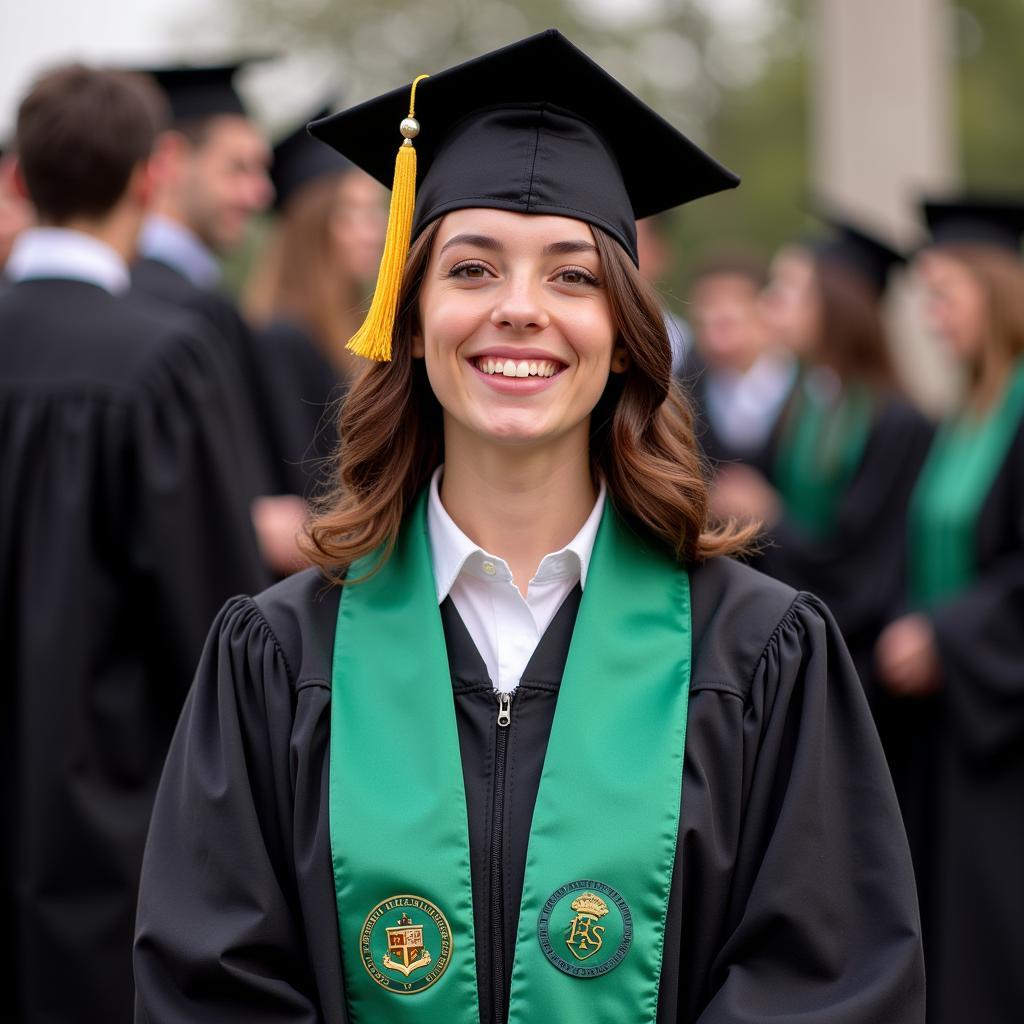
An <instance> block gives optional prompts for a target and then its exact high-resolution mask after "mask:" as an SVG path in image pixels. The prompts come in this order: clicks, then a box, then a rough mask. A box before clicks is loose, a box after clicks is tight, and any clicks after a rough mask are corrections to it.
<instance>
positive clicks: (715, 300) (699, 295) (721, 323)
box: [692, 274, 764, 373]
mask: <svg viewBox="0 0 1024 1024" xmlns="http://www.w3.org/2000/svg"><path fill="white" fill-rule="evenodd" d="M758 297H759V289H758V287H757V285H756V284H755V283H754V282H753V281H751V280H750V279H749V278H747V277H744V276H743V275H742V274H711V275H709V276H707V277H703V278H701V279H700V280H699V281H698V282H697V284H696V285H695V287H694V289H693V296H692V298H693V305H692V315H693V326H694V331H695V340H696V344H697V348H698V349H699V351H700V353H701V355H702V356H704V358H705V359H706V360H707V362H708V363H709V364H710V365H711V366H712V367H715V368H716V369H728V370H735V371H737V372H738V373H743V372H744V371H745V370H748V369H749V368H750V367H751V366H752V365H753V363H754V361H755V360H756V359H757V357H758V356H759V355H760V354H761V352H762V351H763V350H764V325H763V323H762V315H761V309H760V305H759V302H758Z"/></svg>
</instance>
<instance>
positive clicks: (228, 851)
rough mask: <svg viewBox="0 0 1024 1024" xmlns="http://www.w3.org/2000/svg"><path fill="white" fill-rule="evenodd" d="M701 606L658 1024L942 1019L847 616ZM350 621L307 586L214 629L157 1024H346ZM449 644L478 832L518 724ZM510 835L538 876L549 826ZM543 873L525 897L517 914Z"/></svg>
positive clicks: (169, 863) (143, 940)
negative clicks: (343, 626) (496, 745)
mask: <svg viewBox="0 0 1024 1024" xmlns="http://www.w3.org/2000/svg"><path fill="white" fill-rule="evenodd" d="M692 600H693V630H694V634H693V679H692V684H691V697H690V712H689V724H688V735H687V746H686V756H685V769H684V783H683V796H682V816H681V822H680V839H679V857H678V859H677V862H676V866H675V872H674V876H673V885H672V894H671V901H670V905H669V912H668V920H667V923H666V943H665V956H664V965H663V971H662V983H661V994H660V999H659V1007H658V1014H657V1020H658V1021H659V1022H661V1024H667V1022H676V1021H685V1022H690V1021H699V1022H700V1024H755V1022H756V1024H762V1022H764V1021H766V1020H772V1021H774V1022H777V1024H787V1022H789V1024H797V1022H801V1024H803V1022H806V1021H828V1022H829V1024H854V1022H856V1024H877V1022H881V1021H885V1022H886V1024H904V1022H906V1024H910V1022H914V1024H920V1022H921V1021H922V1020H923V1016H924V1008H923V999H924V996H923V976H922V969H921V949H920V940H919V934H918V921H917V910H916V906H915V900H914V891H913V890H914V883H913V878H912V875H911V871H910V864H909V855H908V852H907V847H906V840H905V836H904V833H903V829H902V825H901V823H900V820H899V813H898V810H897V807H896V802H895V796H894V794H893V791H892V785H891V782H890V780H889V776H888V773H887V771H886V768H885V764H884V760H883V757H882V754H881V750H880V747H879V744H878V739H877V735H876V734H875V731H874V727H873V725H872V723H871V719H870V714H869V712H868V709H867V706H866V703H865V701H864V697H863V693H862V691H861V688H860V685H859V683H858V682H857V679H856V676H855V675H854V672H853V669H852V666H851V663H850V661H849V658H848V656H847V654H846V652H845V649H844V647H843V644H842V641H841V639H840V638H839V634H838V632H837V630H836V628H835V626H834V624H833V623H832V620H831V618H830V616H829V614H828V612H827V611H825V609H824V608H823V607H822V606H821V605H820V604H819V603H818V602H817V601H816V600H815V599H814V598H811V597H809V596H807V595H796V594H795V593H794V592H793V591H791V590H790V589H789V588H787V587H785V586H783V585H781V584H778V583H775V582H773V581H770V580H768V579H767V578H766V577H764V576H762V575H760V574H758V573H756V572H753V571H752V570H750V569H748V568H745V567H743V566H740V565H737V564H735V563H732V562H729V561H725V560H714V561H712V562H710V563H708V564H707V565H705V566H703V567H702V568H699V569H697V570H695V571H694V572H693V575H692ZM337 605H338V591H337V589H336V588H333V587H329V586H327V585H325V584H324V582H323V581H322V579H320V578H319V577H318V576H317V575H316V574H315V573H314V572H312V571H308V572H306V573H302V574H299V575H297V576H294V577H292V578H291V579H289V580H287V581H285V582H283V583H281V584H279V585H278V586H277V587H275V588H273V589H271V590H269V591H267V592H266V593H264V594H263V595H261V596H260V597H258V598H257V599H256V600H250V599H238V600H235V601H232V602H230V603H229V604H228V605H227V606H226V607H225V609H224V610H223V612H222V614H221V616H220V618H219V620H218V622H217V624H216V626H215V628H214V630H213V631H212V632H211V635H210V638H209V641H208V643H207V647H206V650H205V652H204V655H203V659H202V661H201V663H200V667H199V672H198V675H197V679H196V683H195V685H194V687H193V689H192V692H191V694H190V696H189V700H188V706H187V708H186V711H185V712H184V715H183V718H182V721H181V724H180V726H179V729H178V732H177V735H176V738H175V741H174V744H173V747H172V751H171V754H170V756H169V759H168V762H167V767H166V770H165V773H164V777H163V781H162V783H161V790H160V795H159V798H158V801H157V808H156V811H155V814H154V818H153V824H152V828H151V832H150V837H149V841H148V844H147V852H146V861H145V866H144V871H143V874H144V879H143V885H142V894H141V901H140V909H139V924H138V936H137V943H136V957H135V966H136V978H137V982H138V991H139V1003H138V1012H137V1018H136V1019H137V1020H138V1021H140V1022H149V1024H171V1022H182V1024H183V1022H185V1021H188V1022H189V1024H202V1022H204V1021H209V1022H213V1021H216V1022H218V1024H230V1022H232V1021H239V1022H241V1021H245V1022H247V1024H248V1022H252V1021H261V1022H284V1021H289V1022H299V1021H303V1022H314V1021H317V1022H321V1021H323V1022H328V1024H341V1022H344V1021H346V1020H347V1014H346V1010H345V994H344V987H345V986H344V980H343V976H342V971H341V964H340V960H339V949H338V931H337V919H336V910H335V900H334V887H333V875H332V871H331V857H330V836H329V829H328V793H327V782H328V758H327V750H328V739H329V737H328V733H329V727H330V699H331V692H330V674H331V650H332V645H333V636H334V628H335V619H336V615H337ZM570 611H571V606H570ZM570 611H566V609H565V607H563V613H564V614H565V615H566V616H568V615H569V614H570ZM446 618H449V619H450V616H446ZM566 626H567V623H566V622H565V620H564V618H559V619H556V622H555V624H554V625H553V626H552V628H551V629H550V630H549V631H548V634H547V635H546V637H545V641H544V642H545V644H547V643H550V645H551V646H550V648H547V649H543V648H542V650H541V651H538V655H537V658H536V659H535V661H536V662H537V664H535V665H531V673H533V672H536V675H537V676H538V678H537V679H535V680H532V681H530V680H528V682H530V689H529V690H524V691H523V694H522V703H521V704H518V705H516V706H515V708H514V711H513V714H512V724H511V726H510V727H509V728H510V729H511V730H512V737H511V738H510V744H512V745H514V748H515V749H514V754H513V761H514V765H515V767H514V770H515V772H516V773H517V775H516V777H517V787H518V788H519V789H520V790H521V791H523V792H525V793H530V792H531V791H535V790H536V786H537V778H538V777H539V772H540V769H541V765H542V762H543V749H544V744H545V742H546V736H547V731H548V729H549V728H550V716H551V713H552V711H553V708H554V705H555V700H556V696H555V693H556V690H557V686H556V685H555V683H556V680H555V679H554V678H553V676H554V675H556V674H558V670H559V669H560V664H561V662H562V661H563V660H564V656H563V655H562V654H561V653H560V652H556V650H555V648H556V646H559V645H561V644H566V643H567V642H568V639H569V630H568V629H567V628H566ZM451 627H452V623H451V622H450V621H449V630H448V632H449V644H450V648H449V657H450V659H452V662H453V670H454V674H455V679H454V688H455V707H456V715H457V718H458V722H459V731H460V741H461V743H462V752H463V762H464V767H463V770H464V773H465V776H466V778H467V780H468V782H467V799H468V801H469V804H468V809H469V817H470V820H471V821H472V822H474V825H473V828H474V829H478V828H479V827H480V821H481V820H482V819H484V818H485V817H486V815H487V813H488V809H487V806H486V804H487V797H486V794H485V793H484V789H485V787H486V773H487V770H488V769H487V754H486V751H487V749H488V746H489V744H490V743H491V742H492V739H491V737H492V736H493V734H494V731H495V728H496V718H495V710H496V708H495V704H494V698H493V696H490V695H489V694H488V693H487V692H486V690H485V686H486V684H485V679H486V677H485V675H484V674H483V671H482V663H481V660H480V658H479V655H478V654H477V655H476V657H475V658H474V657H472V656H471V653H468V652H467V650H466V644H465V642H464V641H465V637H463V642H462V643H459V642H458V641H457V640H456V639H455V638H454V637H453V630H452V628H451ZM472 653H475V652H472ZM623 682H624V685H625V684H626V683H627V682H628V681H626V680H624V681H623ZM516 699H517V700H518V699H519V698H516ZM638 756H641V755H640V754H639V752H638ZM481 798H482V799H483V803H484V806H481V804H480V801H481ZM510 815H511V817H510V819H509V820H510V822H511V823H512V827H511V829H509V832H510V844H511V846H510V861H515V862H516V863H517V865H521V863H522V861H523V859H524V858H525V844H526V838H527V829H526V823H527V821H528V818H529V813H528V811H527V809H526V808H525V805H519V807H518V808H516V807H515V806H513V809H512V810H511V811H510ZM474 870H475V871H479V868H478V867H474ZM521 870H522V868H521V866H517V868H516V869H514V870H513V869H510V870H509V877H508V878H506V879H505V880H504V882H505V886H506V888H505V891H506V894H507V903H508V906H509V907H511V906H514V905H515V904H514V901H515V900H516V899H517V898H518V897H517V896H516V891H515V888H514V887H515V884H520V885H521V881H519V882H518V883H517V882H516V881H515V880H516V879H518V878H519V877H520V875H519V874H517V873H516V872H520V873H521ZM477 884H479V881H478V883H477ZM506 983H507V981H506ZM599 1015H600V1008H599V1007H596V1008H595V1019H599Z"/></svg>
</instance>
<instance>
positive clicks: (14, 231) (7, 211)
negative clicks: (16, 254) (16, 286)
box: [0, 147, 35, 281]
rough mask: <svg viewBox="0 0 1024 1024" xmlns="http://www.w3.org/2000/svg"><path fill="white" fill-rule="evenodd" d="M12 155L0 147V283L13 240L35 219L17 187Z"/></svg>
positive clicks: (28, 202)
mask: <svg viewBox="0 0 1024 1024" xmlns="http://www.w3.org/2000/svg"><path fill="white" fill-rule="evenodd" d="M15 165H16V160H15V159H14V154H13V153H11V152H10V151H8V150H5V149H4V148H3V147H0V281H3V277H4V267H5V266H6V265H7V257H8V256H10V254H11V247H12V246H13V245H14V240H15V239H16V238H17V237H18V235H19V234H21V232H22V231H24V230H25V228H27V227H28V226H29V225H30V224H31V223H32V222H33V220H34V219H35V213H34V211H33V210H32V203H31V202H30V201H29V199H28V198H27V197H26V196H25V195H24V194H23V193H22V191H21V190H20V189H19V188H18V186H17V181H16V177H17V175H16V173H15Z"/></svg>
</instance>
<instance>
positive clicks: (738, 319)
mask: <svg viewBox="0 0 1024 1024" xmlns="http://www.w3.org/2000/svg"><path fill="white" fill-rule="evenodd" d="M766 282H767V273H766V268H765V267H764V265H763V264H762V263H761V261H760V260H758V259H757V258H756V257H753V256H750V255H747V254H743V253H739V252H734V253H725V252H722V253H719V254H718V255H716V256H713V257H711V258H710V259H709V260H707V261H706V262H704V263H703V264H701V265H700V266H698V267H697V269H696V272H695V274H694V278H693V285H692V289H691V295H690V299H691V309H692V318H693V330H694V351H693V353H692V354H691V356H690V358H689V359H688V360H687V363H686V366H685V368H684V369H683V371H682V374H681V377H682V379H683V381H684V383H686V384H687V385H688V388H689V391H690V394H691V397H692V399H693V402H694V406H695V409H696V413H697V417H698V426H697V434H698V438H699V440H700V442H701V447H702V448H703V449H704V454H705V455H707V457H708V459H709V460H710V461H711V464H712V466H717V465H718V464H720V463H724V462H750V463H753V464H755V465H757V464H760V462H761V461H763V458H764V452H765V449H766V447H767V445H768V443H769V440H770V438H771V435H772V431H773V430H774V428H775V425H776V423H777V422H778V418H779V414H780V412H781V411H782V408H783V406H784V405H785V403H786V399H787V397H788V396H789V393H790V391H791V390H792V387H793V379H794V377H795V376H796V367H795V360H794V358H793V356H792V355H791V354H790V353H789V352H788V351H786V350H785V349H783V348H782V347H781V346H779V345H777V344H774V343H773V339H772V337H771V335H770V334H769V331H768V326H767V323H766V320H765V314H764V311H763V309H762V307H761V291H762V289H763V288H764V286H765V284H766Z"/></svg>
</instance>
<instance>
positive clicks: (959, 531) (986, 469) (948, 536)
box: [909, 361, 1024, 609]
mask: <svg viewBox="0 0 1024 1024" xmlns="http://www.w3.org/2000/svg"><path fill="white" fill-rule="evenodd" d="M1022 417H1024V361H1022V362H1018V363H1017V366H1016V368H1015V370H1014V372H1013V374H1012V375H1011V376H1010V379H1009V382H1008V383H1007V387H1006V391H1005V393H1004V395H1003V397H1002V400H1001V401H1000V402H999V404H998V405H997V406H996V407H995V408H994V409H993V410H992V411H991V412H990V413H989V414H988V415H987V416H985V417H983V418H978V417H973V416H970V415H968V414H966V413H965V414H962V415H960V416H959V417H956V418H954V419H952V420H950V421H949V422H947V423H946V424H944V425H943V427H942V429H941V430H940V431H939V433H938V434H937V435H936V438H935V440H934V441H933V442H932V446H931V449H930V451H929V452H928V458H927V459H926V460H925V464H924V468H923V469H922V470H921V475H920V477H919V478H918V482H917V486H916V487H915V488H914V494H913V497H912V499H911V503H910V516H909V523H910V596H911V600H912V602H913V604H914V605H915V606H916V607H918V608H925V609H927V608H930V607H932V606H933V605H935V604H936V603H937V602H939V601H942V600H944V599H945V598H948V597H952V596H953V595H954V594H956V593H957V592H958V591H960V590H962V589H963V588H964V587H966V586H968V585H970V583H971V582H973V580H974V575H975V570H976V566H975V558H976V551H975V545H976V525H977V519H978V516H979V514H980V513H981V507H982V505H983V504H984V501H985V497H986V495H987V494H988V492H989V491H990V490H991V488H992V484H993V482H994V480H995V478H996V473H997V472H998V470H999V467H1000V466H1001V465H1002V463H1003V461H1004V459H1005V458H1006V455H1007V453H1008V452H1009V450H1010V443H1011V442H1012V441H1013V436H1014V434H1015V432H1016V430H1017V427H1018V425H1019V424H1020V421H1021V418H1022Z"/></svg>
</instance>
